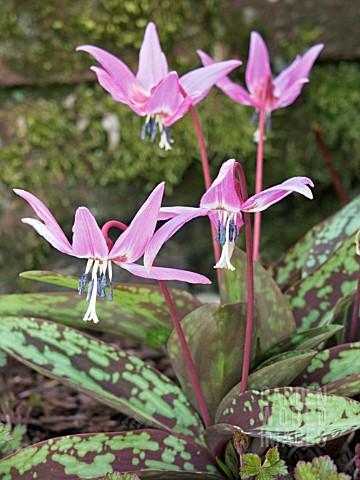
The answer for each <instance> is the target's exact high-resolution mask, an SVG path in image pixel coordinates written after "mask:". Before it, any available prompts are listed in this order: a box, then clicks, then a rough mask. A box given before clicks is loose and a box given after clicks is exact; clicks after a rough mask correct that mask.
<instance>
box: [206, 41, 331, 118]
mask: <svg viewBox="0 0 360 480" xmlns="http://www.w3.org/2000/svg"><path fill="white" fill-rule="evenodd" d="M323 48H324V45H323V44H322V43H319V44H318V45H315V46H314V47H312V48H310V49H309V50H308V51H307V52H305V53H304V55H302V56H300V55H298V56H297V57H296V58H295V60H294V61H293V62H292V63H291V65H289V66H288V67H287V68H285V70H283V71H282V72H281V73H280V74H279V75H278V76H277V77H275V78H274V79H272V73H271V68H270V60H269V53H268V50H267V48H266V45H265V42H264V40H263V39H262V37H261V36H260V35H259V34H258V33H257V32H252V33H251V40H250V51H249V60H248V64H247V66H246V73H245V80H246V85H247V88H248V91H249V92H247V91H246V90H245V89H244V88H243V87H241V86H240V85H237V84H236V83H234V82H232V81H231V80H230V79H229V78H227V77H225V78H223V79H221V80H220V81H218V82H217V83H216V85H217V86H218V87H219V88H220V89H221V90H222V91H223V92H224V93H225V94H226V95H228V97H230V98H231V99H232V100H235V102H238V103H241V104H243V105H252V106H253V107H254V108H256V109H257V110H261V109H264V110H265V111H266V112H272V111H273V110H276V109H277V108H282V107H286V106H287V105H290V104H291V103H293V102H294V101H295V99H296V98H297V97H298V96H299V95H300V92H301V90H302V87H303V86H304V84H305V83H307V82H308V81H309V79H308V76H309V73H310V70H311V68H312V66H313V64H314V62H315V60H316V58H317V56H318V55H319V53H320V52H321V50H322V49H323ZM198 54H199V56H200V58H201V61H202V63H203V65H214V64H216V63H215V62H214V60H213V59H212V58H211V57H210V56H209V55H207V54H206V53H205V52H203V51H201V50H198Z"/></svg>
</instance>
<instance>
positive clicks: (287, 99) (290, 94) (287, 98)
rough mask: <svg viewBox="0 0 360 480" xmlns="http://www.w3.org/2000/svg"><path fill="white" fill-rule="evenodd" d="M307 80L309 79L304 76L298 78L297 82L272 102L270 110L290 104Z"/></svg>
mask: <svg viewBox="0 0 360 480" xmlns="http://www.w3.org/2000/svg"><path fill="white" fill-rule="evenodd" d="M308 82H309V80H308V79H307V78H304V79H302V80H299V81H298V82H297V83H294V84H293V85H292V86H291V88H288V89H287V90H286V91H285V92H284V93H283V95H282V96H281V97H280V98H279V99H278V100H276V101H275V102H274V103H273V105H272V106H271V111H272V110H275V109H277V108H282V107H287V106H288V105H291V104H292V103H293V102H294V101H295V100H296V99H297V97H298V96H299V95H300V93H301V90H302V88H303V86H304V85H305V83H308Z"/></svg>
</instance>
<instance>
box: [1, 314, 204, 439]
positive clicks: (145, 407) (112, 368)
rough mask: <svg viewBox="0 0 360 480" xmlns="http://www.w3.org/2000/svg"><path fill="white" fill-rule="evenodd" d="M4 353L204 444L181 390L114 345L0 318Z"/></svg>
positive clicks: (68, 331)
mask: <svg viewBox="0 0 360 480" xmlns="http://www.w3.org/2000/svg"><path fill="white" fill-rule="evenodd" d="M0 348H2V349H3V350H5V351H6V352H7V353H9V354H10V355H12V356H14V357H15V358H17V359H18V360H20V361H21V362H23V363H25V364H26V365H28V366H30V367H32V368H34V369H35V370H37V371H39V372H40V373H42V374H44V375H46V376H49V377H51V378H55V379H56V380H58V381H60V382H62V383H64V384H66V385H69V386H71V387H72V388H74V389H76V390H78V391H82V392H84V393H86V394H87V395H89V396H91V397H93V398H95V399H96V400H98V401H100V402H102V403H105V404H107V405H109V406H111V407H113V408H115V409H117V410H120V411H121V412H124V413H125V414H127V415H129V416H132V417H134V418H136V419H137V420H139V421H140V422H142V423H144V424H146V425H149V426H152V427H156V428H161V429H164V430H167V431H171V432H177V433H182V434H184V435H189V436H194V437H195V439H196V441H198V442H201V440H200V438H199V436H200V433H201V431H202V429H203V426H202V423H201V420H200V418H199V417H198V415H197V414H196V412H195V411H194V410H193V408H192V407H191V405H190V403H189V401H188V400H187V398H186V397H185V395H184V394H183V392H182V391H181V390H180V388H179V387H178V386H177V385H175V384H174V383H173V382H172V381H171V380H170V379H169V378H168V377H167V376H166V375H163V374H161V373H160V372H158V371H157V370H155V369H154V368H152V367H150V366H149V365H147V364H146V363H144V362H143V361H142V360H140V359H139V358H137V357H135V356H132V355H128V354H127V353H126V352H125V351H123V350H121V349H119V348H117V347H115V346H113V345H110V344H107V343H104V342H101V341H100V340H97V339H95V338H92V337H90V336H88V335H85V334H83V333H80V332H78V331H77V330H74V329H72V328H70V327H65V326H63V325H58V324H56V323H53V322H49V321H45V320H39V319H32V318H18V317H0Z"/></svg>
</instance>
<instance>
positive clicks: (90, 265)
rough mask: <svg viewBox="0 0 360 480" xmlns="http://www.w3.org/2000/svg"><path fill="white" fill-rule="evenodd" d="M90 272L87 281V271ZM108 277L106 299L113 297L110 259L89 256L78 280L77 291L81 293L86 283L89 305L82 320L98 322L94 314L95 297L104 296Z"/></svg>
mask: <svg viewBox="0 0 360 480" xmlns="http://www.w3.org/2000/svg"><path fill="white" fill-rule="evenodd" d="M90 270H92V272H91V279H90V281H89V273H90ZM108 279H109V287H110V291H109V296H108V299H109V300H112V299H113V287H112V266H111V261H110V260H96V259H95V260H94V259H92V258H89V260H88V262H87V264H86V269H85V273H83V274H82V275H81V278H80V280H79V286H78V292H79V295H82V294H83V293H84V291H85V288H86V285H88V290H87V295H86V300H87V301H88V302H89V307H88V309H87V311H86V313H85V315H84V318H83V320H85V321H86V322H87V321H90V320H92V321H93V322H94V323H98V321H99V319H98V316H97V314H96V297H97V296H99V297H101V298H106V287H107V284H108Z"/></svg>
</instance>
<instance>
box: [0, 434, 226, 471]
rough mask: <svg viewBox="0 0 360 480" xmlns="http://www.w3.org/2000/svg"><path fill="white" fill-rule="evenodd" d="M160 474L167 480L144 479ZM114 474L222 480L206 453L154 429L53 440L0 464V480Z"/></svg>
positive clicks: (6, 459)
mask: <svg viewBox="0 0 360 480" xmlns="http://www.w3.org/2000/svg"><path fill="white" fill-rule="evenodd" d="M162 470H164V471H165V472H164V473H165V475H164V476H161V473H159V476H158V477H151V476H145V475H144V476H143V475H142V472H144V474H146V472H148V473H149V474H152V473H154V471H155V472H156V471H157V472H159V471H160V472H161V471H162ZM169 470H171V471H172V475H173V476H172V477H170V472H169ZM114 471H115V472H116V471H117V472H134V473H136V474H137V475H140V478H159V479H160V478H161V479H163V480H164V479H168V480H170V478H173V479H174V480H175V479H181V478H192V477H186V476H185V477H184V476H181V475H179V476H177V475H176V473H177V471H179V473H180V474H181V472H184V473H188V474H194V475H195V472H203V473H204V475H205V476H204V478H209V480H210V479H211V480H216V479H217V478H219V479H221V478H222V477H221V476H219V475H217V474H216V471H217V470H216V468H215V466H214V465H213V464H212V462H211V461H210V457H209V455H208V454H206V452H204V451H200V450H199V449H198V448H196V447H195V446H194V445H192V444H191V443H189V442H187V441H186V440H185V439H184V438H179V437H177V436H175V435H172V434H169V433H167V432H162V431H159V430H151V429H146V430H135V431H132V432H118V433H89V434H82V435H70V436H67V437H60V438H54V439H51V440H48V441H45V442H41V443H37V444H35V445H32V446H30V447H27V448H25V449H23V450H21V451H19V452H17V453H15V454H13V455H11V456H9V457H7V458H5V459H3V460H1V461H0V478H1V479H2V480H20V479H21V480H34V479H36V478H37V479H44V480H45V479H50V478H51V479H52V480H65V479H66V480H70V479H71V480H77V479H90V478H94V477H100V476H104V475H106V474H107V473H111V472H114ZM207 475H208V476H207ZM194 478H198V476H194ZM199 478H201V477H199Z"/></svg>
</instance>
